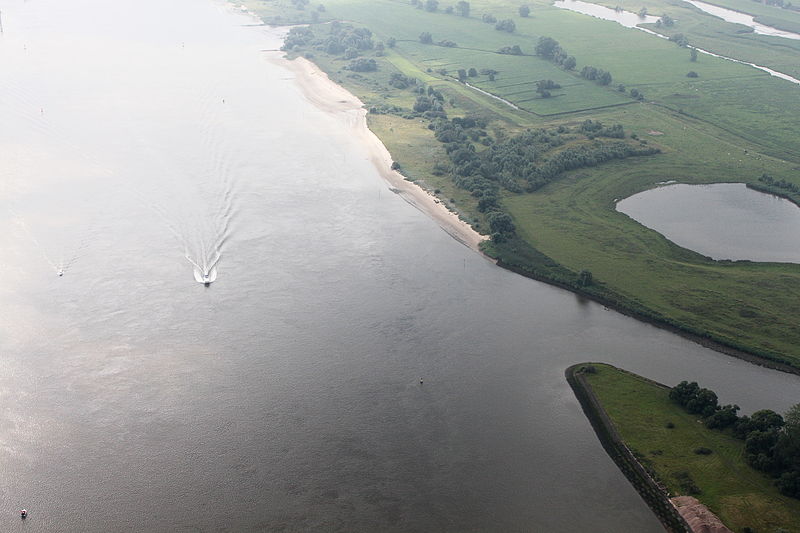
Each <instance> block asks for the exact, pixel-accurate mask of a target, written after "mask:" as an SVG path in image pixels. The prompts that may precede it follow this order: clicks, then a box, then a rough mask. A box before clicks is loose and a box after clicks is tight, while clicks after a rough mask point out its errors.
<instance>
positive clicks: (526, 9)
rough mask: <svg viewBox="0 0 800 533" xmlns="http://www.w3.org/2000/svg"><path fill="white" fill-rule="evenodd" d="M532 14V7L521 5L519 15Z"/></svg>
mask: <svg viewBox="0 0 800 533" xmlns="http://www.w3.org/2000/svg"><path fill="white" fill-rule="evenodd" d="M530 14H531V8H530V7H528V6H519V16H520V17H523V18H525V17H527V16H529V15H530Z"/></svg>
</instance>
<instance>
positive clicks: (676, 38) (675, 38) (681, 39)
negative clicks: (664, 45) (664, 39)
mask: <svg viewBox="0 0 800 533" xmlns="http://www.w3.org/2000/svg"><path fill="white" fill-rule="evenodd" d="M669 40H670V41H672V42H673V43H676V44H677V45H678V46H680V47H682V48H686V47H687V46H689V39H687V38H686V36H685V35H684V34H682V33H676V34H675V35H671V36H670V38H669Z"/></svg>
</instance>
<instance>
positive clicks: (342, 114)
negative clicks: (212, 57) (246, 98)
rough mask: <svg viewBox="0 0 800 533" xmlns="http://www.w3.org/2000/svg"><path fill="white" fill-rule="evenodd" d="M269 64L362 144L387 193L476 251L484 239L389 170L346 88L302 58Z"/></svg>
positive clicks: (276, 58)
mask: <svg viewBox="0 0 800 533" xmlns="http://www.w3.org/2000/svg"><path fill="white" fill-rule="evenodd" d="M267 57H268V59H269V60H270V61H272V62H274V63H275V64H278V65H280V66H282V67H284V68H286V69H288V70H290V71H291V72H292V73H293V74H294V76H295V80H296V82H297V84H298V85H299V86H300V88H301V89H302V91H303V94H304V95H305V96H306V98H308V100H309V101H310V102H311V103H313V104H314V105H315V106H316V107H317V108H318V109H321V110H322V111H325V112H326V113H330V114H331V115H333V116H335V117H337V118H338V119H340V120H341V121H342V123H343V125H344V126H345V127H346V128H348V129H350V130H351V131H352V135H354V136H355V137H357V138H358V139H359V140H361V141H362V142H363V144H364V147H365V149H366V150H367V153H368V154H369V159H370V160H371V161H372V163H373V164H374V165H375V168H376V169H377V170H378V172H379V173H380V175H381V177H383V179H384V180H386V182H387V183H388V185H389V188H390V190H392V191H393V192H395V193H397V194H399V195H400V196H401V197H402V198H403V199H404V200H405V201H406V202H408V203H410V204H411V205H413V206H414V207H416V208H417V209H419V210H420V211H422V212H423V213H425V214H426V215H428V216H429V217H430V218H432V219H433V220H434V221H435V222H436V223H437V224H438V225H439V226H440V227H441V228H442V229H443V230H444V231H446V232H447V233H448V234H450V235H451V236H452V237H453V238H454V239H456V240H458V241H459V242H461V243H463V244H465V245H466V246H469V247H470V248H472V249H473V250H476V251H477V250H478V245H479V244H480V243H481V242H482V241H483V240H485V239H486V237H485V236H483V235H481V234H480V233H478V232H476V231H475V230H474V229H472V227H471V226H470V225H469V224H467V223H466V222H464V221H463V220H461V219H460V218H458V215H456V214H455V213H453V212H452V211H450V210H449V209H447V207H446V206H445V205H444V204H442V203H440V202H439V200H437V198H436V197H435V196H434V195H433V194H431V193H429V192H428V191H426V190H425V189H423V188H422V187H420V186H418V185H416V184H414V183H412V182H410V181H407V180H406V179H405V178H404V177H403V175H402V174H400V173H399V172H396V171H394V170H391V166H392V156H391V154H390V153H389V150H387V149H386V146H384V145H383V143H382V142H381V140H380V139H379V138H378V137H377V136H376V135H375V134H374V133H373V132H372V131H371V130H370V129H369V127H367V110H366V109H365V108H364V104H363V103H362V102H361V101H360V100H359V99H358V98H357V97H356V96H354V95H353V94H351V93H350V92H349V91H348V90H347V89H345V88H344V87H342V86H341V85H338V84H336V83H335V82H334V81H333V80H331V79H330V78H329V77H328V75H327V74H326V73H325V72H323V71H322V70H321V69H320V68H319V67H317V66H316V65H315V64H314V63H312V62H311V61H309V60H307V59H305V58H302V57H300V58H297V59H294V60H288V59H286V58H285V57H284V54H283V53H282V52H267Z"/></svg>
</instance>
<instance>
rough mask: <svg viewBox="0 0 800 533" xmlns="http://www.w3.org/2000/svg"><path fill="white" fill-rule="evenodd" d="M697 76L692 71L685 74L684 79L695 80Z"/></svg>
mask: <svg viewBox="0 0 800 533" xmlns="http://www.w3.org/2000/svg"><path fill="white" fill-rule="evenodd" d="M698 76H699V74H698V73H697V72H695V71H693V70H690V71H689V72H687V73H686V77H687V78H696V77H698Z"/></svg>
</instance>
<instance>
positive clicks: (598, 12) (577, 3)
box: [553, 0, 800, 85]
mask: <svg viewBox="0 0 800 533" xmlns="http://www.w3.org/2000/svg"><path fill="white" fill-rule="evenodd" d="M553 5H554V6H555V7H558V8H560V9H566V10H569V11H574V12H575V13H581V14H583V15H589V16H590V17H595V18H599V19H602V20H609V21H611V22H616V23H617V24H620V25H621V26H625V27H626V28H632V29H636V30H639V31H643V32H645V33H648V34H650V35H654V36H656V37H659V38H661V39H668V38H669V37H667V36H666V35H662V34H660V33H658V32H655V31H653V30H650V29H648V28H643V27H641V26H640V24H646V23H655V22H656V21H657V20H658V17H653V16H649V15H648V16H645V17H639V15H638V14H636V13H631V12H630V11H625V10H622V9H611V8H608V7H605V6H601V5H597V4H592V3H590V2H583V1H582V0H556V1H555V2H553ZM637 21H638V22H637ZM773 29H774V28H773ZM774 30H775V31H776V32H779V31H780V30H777V29H774ZM693 48H694V49H695V50H697V51H698V52H699V53H701V54H704V55H708V56H712V57H717V58H719V59H724V60H726V61H732V62H734V63H739V64H741V65H747V66H749V67H753V68H756V69H758V70H761V71H763V72H766V73H767V74H769V75H770V76H774V77H776V78H780V79H782V80H785V81H788V82H791V83H794V84H798V85H800V80H799V79H797V78H795V77H792V76H790V75H788V74H786V73H784V72H780V71H777V70H774V69H771V68H769V67H764V66H761V65H756V64H755V63H750V62H748V61H742V60H741V59H736V58H735V57H728V56H724V55H721V54H717V53H714V52H712V51H710V50H704V49H702V48H697V47H693Z"/></svg>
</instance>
